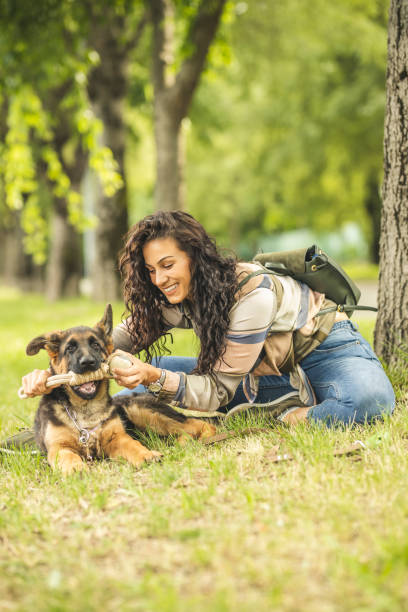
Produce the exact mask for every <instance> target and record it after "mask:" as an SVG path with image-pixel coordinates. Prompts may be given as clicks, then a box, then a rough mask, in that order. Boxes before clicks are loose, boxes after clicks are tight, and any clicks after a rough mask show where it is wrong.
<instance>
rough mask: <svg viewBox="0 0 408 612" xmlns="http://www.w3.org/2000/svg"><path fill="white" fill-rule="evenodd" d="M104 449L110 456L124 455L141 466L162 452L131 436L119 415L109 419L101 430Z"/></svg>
mask: <svg viewBox="0 0 408 612" xmlns="http://www.w3.org/2000/svg"><path fill="white" fill-rule="evenodd" d="M101 446H102V451H103V452H105V453H106V454H107V455H108V457H111V458H112V459H116V458H119V457H122V458H123V459H126V461H129V463H131V464H132V465H135V466H137V467H138V466H140V465H141V464H142V463H143V462H144V461H155V460H157V459H159V458H160V457H161V456H162V454H161V453H159V452H158V451H150V450H149V449H148V448H146V447H145V446H143V444H141V443H140V442H138V441H137V440H134V439H133V438H131V437H130V436H129V435H128V434H127V433H126V432H125V430H124V427H123V425H122V421H121V420H120V418H119V417H117V418H115V419H112V420H111V421H109V422H108V423H107V424H106V425H105V426H104V428H103V430H102V432H101Z"/></svg>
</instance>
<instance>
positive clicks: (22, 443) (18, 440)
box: [0, 429, 40, 455]
mask: <svg viewBox="0 0 408 612" xmlns="http://www.w3.org/2000/svg"><path fill="white" fill-rule="evenodd" d="M21 451H28V452H29V453H30V454H31V455H38V454H39V453H40V449H39V448H38V446H37V444H36V443H35V434H34V431H33V430H32V429H22V430H21V431H19V432H18V433H17V434H14V436H10V437H9V438H6V439H5V440H3V441H2V442H0V453H5V454H8V455H12V454H14V453H17V452H21Z"/></svg>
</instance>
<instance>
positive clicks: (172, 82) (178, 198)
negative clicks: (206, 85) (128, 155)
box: [148, 0, 225, 210]
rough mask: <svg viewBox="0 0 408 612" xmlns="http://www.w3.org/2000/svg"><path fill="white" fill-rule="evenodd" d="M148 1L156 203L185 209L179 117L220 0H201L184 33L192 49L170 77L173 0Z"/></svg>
mask: <svg viewBox="0 0 408 612" xmlns="http://www.w3.org/2000/svg"><path fill="white" fill-rule="evenodd" d="M148 4H149V6H150V13H151V19H152V24H153V51H152V54H153V62H152V64H153V68H152V79H153V86H154V122H155V123H154V125H155V141H156V193H155V197H156V207H157V209H164V210H173V209H182V208H184V207H185V197H184V186H183V168H184V146H183V133H182V121H183V119H184V117H186V115H187V113H188V109H189V107H190V104H191V101H192V98H193V94H194V91H195V89H196V87H197V85H198V83H199V80H200V76H201V73H202V71H203V68H204V64H205V61H206V57H207V53H208V49H209V47H210V44H211V42H212V40H213V38H214V36H215V33H216V31H217V28H218V25H219V22H220V19H221V15H222V11H223V8H224V4H225V0H212V1H211V2H209V1H208V0H201V2H200V5H199V7H198V9H197V14H196V16H195V18H194V20H193V21H192V23H191V27H190V29H189V33H188V41H187V42H188V46H189V47H190V48H191V49H192V52H191V54H190V55H189V56H188V57H187V58H186V59H185V60H184V61H183V63H182V65H181V68H180V70H179V72H178V73H177V75H175V76H174V75H173V74H172V73H171V71H170V70H169V69H168V68H169V66H170V65H171V63H172V60H173V57H172V43H173V28H172V16H173V4H172V0H149V2H148Z"/></svg>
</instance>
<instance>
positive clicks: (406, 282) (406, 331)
mask: <svg viewBox="0 0 408 612" xmlns="http://www.w3.org/2000/svg"><path fill="white" fill-rule="evenodd" d="M407 174H408V2H407V0H391V5H390V14H389V25H388V64H387V104H386V115H385V131H384V183H383V211H382V218H381V242H380V281H379V292H378V306H379V311H378V318H377V324H376V328H375V335H374V345H375V349H376V351H377V353H378V354H379V355H381V357H383V359H384V360H385V361H386V362H388V363H391V364H393V363H396V361H397V360H398V353H399V350H398V349H399V348H401V347H402V346H405V348H406V346H407V344H408V184H407Z"/></svg>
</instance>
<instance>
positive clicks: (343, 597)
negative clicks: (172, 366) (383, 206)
mask: <svg viewBox="0 0 408 612" xmlns="http://www.w3.org/2000/svg"><path fill="white" fill-rule="evenodd" d="M103 308H104V305H103V304H94V303H91V302H87V301H84V300H80V301H79V300H72V301H64V302H61V303H57V304H55V305H52V306H50V305H48V304H46V303H45V302H44V300H43V298H42V297H41V296H31V295H30V296H21V295H18V294H14V293H12V292H10V291H5V290H3V291H2V292H0V319H1V321H2V326H1V331H0V343H1V347H2V348H1V351H2V355H1V363H2V367H1V369H0V382H1V387H0V388H1V394H0V419H1V421H0V427H1V435H2V436H5V435H7V434H10V433H13V432H14V431H15V430H16V428H17V427H18V426H21V425H24V424H26V423H28V424H29V423H31V422H32V419H33V415H34V412H35V409H36V405H37V401H36V400H25V401H23V400H19V399H18V398H17V395H16V393H17V389H18V387H19V385H20V379H21V376H22V374H24V373H25V372H27V371H29V370H30V369H32V368H34V367H39V368H41V367H45V366H46V357H45V354H44V355H41V354H39V355H38V356H36V357H31V358H28V357H26V356H25V352H24V348H25V345H26V344H27V343H28V342H29V341H30V340H31V339H32V338H33V337H34V336H35V335H38V334H40V333H42V332H44V331H48V330H50V329H51V328H60V327H61V328H64V327H68V326H71V325H75V324H77V323H83V324H93V323H94V322H96V321H97V320H99V319H100V318H101V316H102V313H103ZM121 311H122V306H121V305H120V304H115V305H114V314H115V323H117V322H118V321H119V318H120V314H121ZM362 331H363V333H364V334H365V335H366V336H370V334H371V333H372V322H371V327H370V325H369V323H368V322H367V321H364V329H363V330H362ZM192 350H193V343H192V340H191V336H189V335H188V334H177V335H176V337H175V343H174V352H176V353H178V354H191V353H192ZM406 388H407V386H406V378H405V379H404V377H403V376H402V377H401V376H400V378H399V388H398V396H399V402H398V408H397V410H396V413H395V415H394V416H393V417H392V418H391V419H389V420H388V421H386V422H385V423H377V424H376V425H371V426H367V427H364V428H363V427H361V428H356V429H346V430H342V431H339V430H327V429H319V428H318V427H304V426H300V427H298V428H296V429H293V430H287V429H285V428H283V427H281V428H272V427H271V428H270V430H269V431H268V432H264V433H258V434H252V435H247V436H242V437H234V438H232V439H230V440H228V441H226V442H223V443H220V444H218V445H214V446H202V445H200V444H198V443H196V442H191V443H190V444H188V445H187V446H184V447H181V446H179V445H178V444H177V443H175V442H174V441H163V440H160V439H158V438H156V437H155V436H149V437H148V438H147V439H146V443H147V445H149V446H151V447H154V448H158V449H159V450H162V452H164V455H165V456H164V459H163V461H162V462H161V463H160V464H154V465H149V466H146V467H144V468H142V469H140V470H139V471H135V470H134V469H132V468H131V467H130V466H129V465H128V464H126V463H124V462H108V461H105V462H99V463H96V464H94V465H92V466H91V467H90V469H89V471H87V473H84V474H77V475H74V476H72V477H70V478H67V479H65V480H64V479H62V478H61V477H60V475H59V474H58V473H52V472H51V471H50V469H49V467H48V466H47V464H46V463H45V461H44V459H42V458H40V457H38V456H31V455H28V454H27V453H21V454H19V455H17V456H5V457H2V458H1V462H2V466H1V472H0V474H1V475H0V478H1V481H0V510H1V512H0V542H1V544H0V576H1V580H0V610H2V611H3V610H13V611H14V610H15V611H25V610H31V609H35V610H37V612H42V611H47V612H48V611H50V610H51V611H56V612H57V611H58V612H59V611H71V610H72V611H75V612H82V611H84V612H85V611H86V612H88V611H93V610H99V609H104V610H108V611H110V610H115V611H116V610H120V611H121V612H122V611H125V612H127V611H139V610H140V611H143V612H145V611H149V612H150V611H160V612H161V611H164V612H173V611H174V612H175V611H177V612H179V611H181V612H184V611H187V610H188V611H191V610H194V611H198V612H200V611H204V610H205V611H208V610H211V611H216V612H224V611H229V610H240V611H244V612H246V611H250V610H251V611H252V610H253V609H254V608H256V610H257V612H263V611H267V610H268V611H269V610H272V609H277V610H282V611H285V612H286V611H288V612H289V611H290V612H292V611H294V610H302V611H303V610H305V611H311V612H312V611H313V612H314V611H316V610H319V612H320V611H327V612H332V611H333V612H335V611H343V610H359V611H363V610H367V611H368V610H370V611H373V610H374V611H384V612H385V611H387V612H389V611H390V610H392V611H398V610H401V611H402V610H406V609H407V606H408V581H407V579H406V577H407V569H408V535H407V534H408V498H407V496H406V490H407V485H408V465H407V464H408V453H407V451H408V416H407V410H406V409H407V405H408V401H407V394H406ZM249 421H250V422H249V423H248V419H247V421H245V419H244V418H243V417H242V416H241V417H240V418H238V417H237V418H236V419H235V420H234V421H233V422H232V423H231V422H229V427H232V428H233V429H235V430H236V431H239V430H240V429H244V428H245V427H248V425H264V423H262V421H260V420H258V421H256V419H249ZM357 439H359V440H362V441H363V442H365V444H366V446H367V450H365V451H362V452H361V453H358V454H354V455H350V456H339V457H335V456H334V455H333V451H334V450H335V449H339V448H345V447H347V446H348V445H349V444H350V443H351V442H353V441H355V440H357ZM277 453H280V454H283V453H290V454H291V456H292V457H293V460H291V461H282V462H274V458H275V457H276V454H277Z"/></svg>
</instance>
